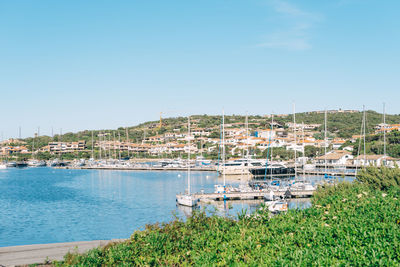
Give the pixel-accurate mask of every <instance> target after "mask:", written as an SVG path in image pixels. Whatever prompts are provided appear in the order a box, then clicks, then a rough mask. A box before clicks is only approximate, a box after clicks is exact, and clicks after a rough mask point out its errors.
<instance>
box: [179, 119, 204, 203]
mask: <svg viewBox="0 0 400 267" xmlns="http://www.w3.org/2000/svg"><path fill="white" fill-rule="evenodd" d="M187 166H188V170H187V177H188V181H187V183H188V188H187V192H186V193H184V194H178V195H176V202H177V203H178V204H179V205H182V206H188V207H194V206H196V205H197V203H198V202H199V199H198V198H196V197H195V196H194V195H192V194H191V193H190V116H189V117H188V165H187Z"/></svg>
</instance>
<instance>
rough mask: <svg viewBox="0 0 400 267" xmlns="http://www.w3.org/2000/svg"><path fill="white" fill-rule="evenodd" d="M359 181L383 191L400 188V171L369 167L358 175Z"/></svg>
mask: <svg viewBox="0 0 400 267" xmlns="http://www.w3.org/2000/svg"><path fill="white" fill-rule="evenodd" d="M357 180H358V181H359V182H361V183H363V184H367V185H370V186H372V187H374V188H377V189H381V190H389V189H392V188H396V187H397V188H398V187H400V169H399V168H398V167H396V168H388V167H380V168H375V167H367V168H364V169H362V170H361V171H360V172H359V173H358V174H357Z"/></svg>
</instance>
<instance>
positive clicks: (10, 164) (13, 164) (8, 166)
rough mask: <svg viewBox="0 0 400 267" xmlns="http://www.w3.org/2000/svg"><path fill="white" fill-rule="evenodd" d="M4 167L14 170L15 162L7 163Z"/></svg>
mask: <svg viewBox="0 0 400 267" xmlns="http://www.w3.org/2000/svg"><path fill="white" fill-rule="evenodd" d="M6 166H7V168H15V167H17V163H16V162H15V161H11V162H7V163H6Z"/></svg>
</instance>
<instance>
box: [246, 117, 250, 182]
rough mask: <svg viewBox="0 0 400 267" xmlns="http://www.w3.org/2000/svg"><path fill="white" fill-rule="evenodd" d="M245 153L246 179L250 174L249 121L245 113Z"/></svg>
mask: <svg viewBox="0 0 400 267" xmlns="http://www.w3.org/2000/svg"><path fill="white" fill-rule="evenodd" d="M246 151H247V155H246V158H247V160H246V162H247V166H246V167H247V168H246V169H247V170H246V171H247V177H249V175H250V172H249V119H248V114H247V111H246Z"/></svg>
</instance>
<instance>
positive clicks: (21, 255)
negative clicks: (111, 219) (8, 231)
mask: <svg viewBox="0 0 400 267" xmlns="http://www.w3.org/2000/svg"><path fill="white" fill-rule="evenodd" d="M125 240H126V239H111V240H92V241H76V242H62V243H49V244H34V245H19V246H9V247H0V266H3V265H4V266H19V265H29V264H45V263H46V261H47V260H49V261H54V260H56V261H61V260H64V256H65V255H66V254H67V253H68V252H79V253H85V252H87V251H89V250H90V249H93V248H97V247H103V246H106V245H108V244H110V243H120V242H123V241H125Z"/></svg>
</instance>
